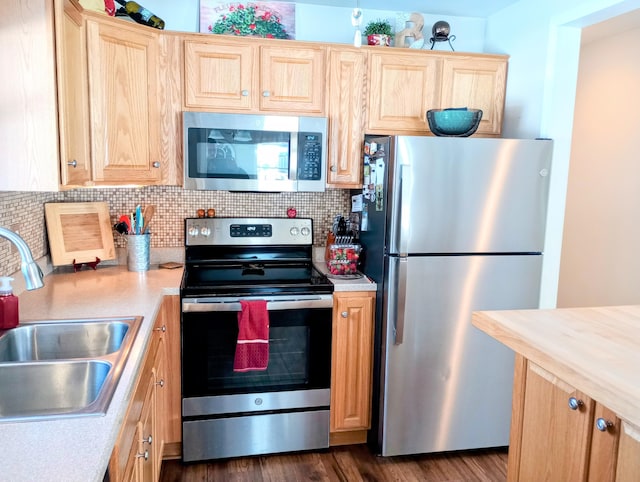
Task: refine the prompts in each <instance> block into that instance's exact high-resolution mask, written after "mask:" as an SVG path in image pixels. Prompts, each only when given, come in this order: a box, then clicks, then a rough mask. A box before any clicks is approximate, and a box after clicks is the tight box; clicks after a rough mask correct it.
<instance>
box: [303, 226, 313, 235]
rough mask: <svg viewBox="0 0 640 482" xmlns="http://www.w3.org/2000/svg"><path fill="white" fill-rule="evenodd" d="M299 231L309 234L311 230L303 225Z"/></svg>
mask: <svg viewBox="0 0 640 482" xmlns="http://www.w3.org/2000/svg"><path fill="white" fill-rule="evenodd" d="M300 233H301V234H302V235H303V236H309V235H310V234H311V230H310V229H309V228H307V227H304V228H302V229H301V230H300Z"/></svg>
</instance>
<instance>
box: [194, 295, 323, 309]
mask: <svg viewBox="0 0 640 482" xmlns="http://www.w3.org/2000/svg"><path fill="white" fill-rule="evenodd" d="M242 300H247V301H250V300H266V301H267V310H268V311H276V310H300V309H305V308H332V307H333V295H303V296H278V297H269V296H265V297H247V298H242ZM240 301H241V300H240V299H239V298H213V297H210V298H189V299H183V300H182V312H183V313H193V312H207V311H241V307H240Z"/></svg>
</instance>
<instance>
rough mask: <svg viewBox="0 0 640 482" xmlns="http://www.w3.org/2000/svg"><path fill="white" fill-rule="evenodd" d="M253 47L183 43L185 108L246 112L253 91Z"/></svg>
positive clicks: (254, 70) (220, 43) (251, 99)
mask: <svg viewBox="0 0 640 482" xmlns="http://www.w3.org/2000/svg"><path fill="white" fill-rule="evenodd" d="M254 57H255V47H254V46H253V45H251V44H247V43H244V44H242V43H238V42H221V41H208V42H202V41H197V40H185V42H184V85H185V106H186V107H187V108H203V109H212V110H228V109H232V110H239V111H248V110H251V109H253V108H254V104H255V100H254V99H256V97H257V94H258V93H257V91H256V88H255V87H254V86H255V82H254V79H255V77H256V76H255V73H256V72H257V69H256V68H254V66H255V63H254Z"/></svg>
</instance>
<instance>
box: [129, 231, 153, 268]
mask: <svg viewBox="0 0 640 482" xmlns="http://www.w3.org/2000/svg"><path fill="white" fill-rule="evenodd" d="M150 245H151V235H150V234H137V235H135V234H131V235H129V236H127V268H128V269H129V271H148V270H149V251H150V249H149V248H150Z"/></svg>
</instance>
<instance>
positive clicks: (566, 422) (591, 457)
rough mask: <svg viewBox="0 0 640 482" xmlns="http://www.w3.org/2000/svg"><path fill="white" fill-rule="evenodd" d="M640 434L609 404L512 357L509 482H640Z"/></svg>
mask: <svg viewBox="0 0 640 482" xmlns="http://www.w3.org/2000/svg"><path fill="white" fill-rule="evenodd" d="M621 427H626V428H624V429H623V428H621ZM621 433H622V435H621ZM639 434H640V431H638V430H637V429H634V428H633V427H631V426H630V425H627V424H625V423H622V422H621V421H620V419H619V418H618V417H617V416H616V414H615V413H613V412H612V411H611V410H609V409H608V408H607V407H605V406H603V405H602V404H600V403H598V402H596V401H595V400H592V399H591V398H589V397H588V396H586V395H585V394H584V393H581V392H580V391H579V390H576V389H575V388H574V387H572V386H571V385H569V384H567V383H565V382H564V381H563V380H560V379H559V378H558V377H556V376H555V375H553V374H552V373H550V372H548V371H546V370H544V369H543V368H541V367H539V366H538V365H536V364H534V363H532V362H531V361H529V360H527V359H526V358H524V357H522V356H521V355H517V356H516V369H515V377H514V393H513V411H512V421H511V441H510V448H509V464H508V477H507V480H508V481H510V482H516V481H518V482H540V481H576V482H580V481H585V482H586V481H589V482H609V481H611V482H623V481H625V482H626V481H640V463H639V462H638V460H640V436H639Z"/></svg>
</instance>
